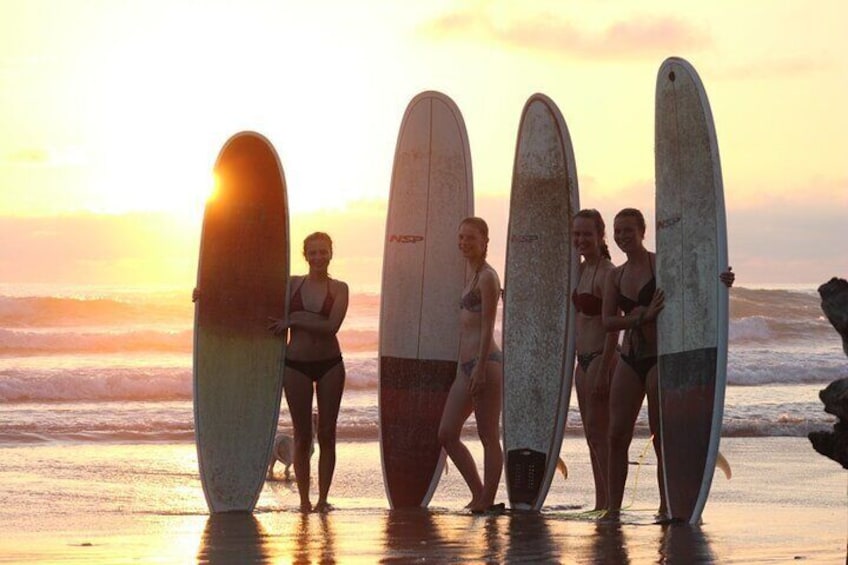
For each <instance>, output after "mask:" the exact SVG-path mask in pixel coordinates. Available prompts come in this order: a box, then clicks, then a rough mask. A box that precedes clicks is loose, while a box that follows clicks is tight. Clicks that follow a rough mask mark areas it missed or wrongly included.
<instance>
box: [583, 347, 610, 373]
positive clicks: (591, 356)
mask: <svg viewBox="0 0 848 565" xmlns="http://www.w3.org/2000/svg"><path fill="white" fill-rule="evenodd" d="M603 353H604V352H603V351H593V352H591V353H578V354H577V364H578V365H580V368H581V369H583V373H586V371H588V370H589V365H591V364H592V361H594V360H595V357H600V356H601V355H602V354H603Z"/></svg>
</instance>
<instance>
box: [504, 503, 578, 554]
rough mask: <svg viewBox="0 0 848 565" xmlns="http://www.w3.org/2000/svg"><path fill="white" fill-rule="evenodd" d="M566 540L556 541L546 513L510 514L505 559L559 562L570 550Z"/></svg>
mask: <svg viewBox="0 0 848 565" xmlns="http://www.w3.org/2000/svg"><path fill="white" fill-rule="evenodd" d="M564 541H565V540H564V539H563V540H562V541H561V542H555V541H554V539H553V536H552V535H551V529H550V526H549V524H548V518H546V517H545V516H544V515H542V514H539V513H536V512H527V513H523V512H521V513H515V514H510V516H509V525H508V527H507V536H506V553H505V555H504V559H505V560H506V561H509V562H513V563H526V562H529V561H542V562H546V563H559V562H561V561H562V557H561V556H562V555H563V554H564V553H567V552H568V548H567V547H566V546H565V543H564Z"/></svg>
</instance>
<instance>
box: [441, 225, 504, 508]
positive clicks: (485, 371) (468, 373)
mask: <svg viewBox="0 0 848 565" xmlns="http://www.w3.org/2000/svg"><path fill="white" fill-rule="evenodd" d="M458 238H459V250H460V252H462V255H463V256H464V257H465V259H466V261H467V262H468V267H469V268H468V272H470V273H472V275H471V280H470V281H469V282H468V283H467V284H466V287H465V290H464V291H463V295H462V299H461V300H460V303H459V312H460V313H459V320H460V342H459V365H460V370H459V371H458V374H457V377H456V379H455V380H454V382H453V385H452V386H451V389H450V392H449V393H448V399H447V401H446V403H445V409H444V411H443V412H442V421H441V423H440V424H439V442H440V443H441V444H442V447H443V448H444V450H445V452H447V454H448V456H449V457H450V458H451V460H452V461H453V464H454V465H455V466H456V468H457V469H458V470H459V473H460V474H461V475H462V478H463V479H465V482H466V483H467V484H468V488H469V489H470V490H471V502H469V503H468V508H469V509H470V510H471V512H472V513H474V514H481V513H483V512H487V511H498V510H501V509H503V505H502V504H501V505H494V500H495V495H496V494H497V492H498V484H499V483H500V479H501V471H502V469H503V450H502V448H501V441H500V416H501V391H502V389H503V355H502V353H501V350H500V348H499V347H498V345H497V344H496V343H495V339H494V331H495V315H496V312H497V308H498V299H499V298H500V294H501V285H500V280H499V279H498V274H497V273H496V272H495V270H494V269H493V268H492V266H491V265H489V264H488V263H487V262H486V251H487V249H488V245H489V227H488V226H487V225H486V222H485V221H484V220H482V219H481V218H476V217H471V218H466V219H464V220H463V221H462V222H461V223H460V225H459V236H458ZM472 411H473V412H474V417H475V419H476V420H477V434H478V435H479V436H480V441H481V443H482V444H483V480H482V481H481V480H480V475H479V474H478V473H477V465H476V463H475V462H474V459H473V458H472V456H471V452H469V451H468V448H467V447H465V445H464V444H463V443H462V440H461V439H460V436H461V433H462V426H463V425H464V424H465V421H466V420H467V419H468V417H469V416H470V415H471V412H472Z"/></svg>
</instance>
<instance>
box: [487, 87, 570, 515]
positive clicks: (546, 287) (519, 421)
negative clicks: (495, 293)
mask: <svg viewBox="0 0 848 565" xmlns="http://www.w3.org/2000/svg"><path fill="white" fill-rule="evenodd" d="M579 208H580V205H579V197H578V187H577V169H576V166H575V162H574V151H573V149H572V146H571V139H570V137H569V134H568V128H567V127H566V124H565V121H564V120H563V118H562V115H561V114H560V111H559V109H558V108H557V107H556V105H555V104H554V102H553V101H552V100H550V99H549V98H548V97H546V96H544V95H542V94H534V95H533V96H531V97H530V99H529V100H528V101H527V103H526V104H525V106H524V111H523V112H522V115H521V123H520V125H519V128H518V141H517V144H516V148H515V164H514V168H513V177H512V194H511V197H510V204H509V232H508V239H507V252H506V272H505V275H504V288H505V291H504V321H503V341H504V392H503V395H504V408H503V429H504V451H505V452H506V458H505V464H506V485H507V491H508V493H509V499H510V504H511V505H512V507H513V508H516V509H532V510H538V509H539V508H541V506H542V504H543V503H544V501H545V496H546V495H547V492H548V489H549V487H550V484H551V479H552V478H553V475H554V471H555V470H556V464H557V459H558V458H559V451H560V446H561V444H562V437H563V432H564V430H565V421H566V417H567V415H568V403H569V399H570V396H571V381H572V375H573V369H574V352H575V345H574V311H573V307H572V304H571V301H570V296H571V290H572V288H573V287H574V285H576V284H577V272H578V261H579V258H578V256H577V254H576V253H575V251H574V249H573V246H572V245H571V226H572V218H573V217H574V214H576V213H577V212H578V210H579Z"/></svg>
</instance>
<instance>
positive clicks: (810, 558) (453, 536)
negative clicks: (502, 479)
mask: <svg viewBox="0 0 848 565" xmlns="http://www.w3.org/2000/svg"><path fill="white" fill-rule="evenodd" d="M470 439H471V438H470ZM646 442H647V438H644V437H641V438H636V439H634V443H633V446H632V448H631V459H634V460H637V459H639V457H640V454H641V452H642V451H643V447H644V446H645V445H646ZM470 443H471V447H472V450H473V451H475V455H476V456H478V458H479V455H480V453H479V449H478V448H477V445H476V444H475V443H473V439H472V441H470ZM721 449H722V452H723V453H724V455H725V456H726V457H727V459H728V460H729V461H730V463H731V466H732V469H733V477H732V479H730V480H727V479H726V478H725V477H724V475H723V474H721V472H719V473H718V474H717V475H716V477H715V480H714V482H713V488H712V493H711V496H710V500H709V502H708V504H707V507H706V510H705V512H704V523H703V525H702V526H701V527H687V526H657V525H654V524H652V523H651V520H652V516H653V512H654V511H655V509H656V505H657V501H658V497H657V490H656V480H655V477H654V474H655V472H656V466H655V464H654V460H653V456H652V454H651V452H650V450H646V455H645V457H644V458H642V459H641V466H640V465H636V464H634V465H632V466H631V472H630V477H629V479H628V487H627V494H626V496H625V504H626V505H627V509H626V512H625V514H624V520H623V523H622V524H621V525H604V524H599V523H598V522H597V521H596V520H595V519H594V516H593V515H592V513H591V512H588V510H590V506H588V505H589V504H591V502H590V501H591V500H592V491H591V488H592V487H591V485H592V482H591V473H590V470H589V466H588V457H587V451H586V448H585V444H584V442H583V440H582V438H574V437H570V438H567V439H566V441H565V444H564V447H563V456H564V459H565V460H566V461H567V463H568V468H569V476H568V478H567V480H564V479H563V478H562V477H561V476H557V477H556V479H555V481H554V484H553V486H552V488H551V492H550V494H549V496H548V499H547V503H546V506H545V508H544V510H543V512H542V513H541V514H536V515H532V514H530V515H526V514H504V515H499V516H482V517H481V516H472V515H470V514H468V513H467V512H465V511H463V510H462V506H463V505H464V504H465V502H467V500H466V499H467V498H468V494H467V491H466V489H465V486H464V483H463V482H462V479H461V477H460V476H459V474H458V473H456V472H455V471H453V469H451V468H450V467H449V468H448V471H447V474H446V475H445V476H444V477H443V478H442V482H441V484H440V486H439V488H438V490H437V491H436V494H435V496H434V499H433V501H432V504H431V505H430V508H429V509H427V510H396V511H392V510H389V509H388V507H387V504H386V502H385V497H384V493H383V485H382V478H381V474H380V459H379V458H380V455H379V446H378V444H377V443H376V442H373V441H356V442H346V443H342V444H340V445H339V453H338V467H337V474H336V480H335V482H334V485H333V490H332V492H331V501H332V502H333V504H334V505H335V507H336V510H335V511H333V512H331V513H329V514H327V515H319V514H309V515H301V514H300V513H298V512H297V511H296V504H297V495H296V493H295V490H294V486H293V485H292V484H290V483H285V482H282V481H275V482H269V483H267V484H266V487H265V489H264V490H263V492H262V495H261V497H260V500H259V504H258V506H257V510H256V512H255V513H254V514H253V515H247V514H243V515H219V516H209V514H208V512H207V510H206V505H205V501H204V499H203V493H202V490H201V486H200V483H199V480H198V477H197V466H196V455H195V451H194V445H193V444H191V443H179V444H143V443H142V444H117V443H116V444H102V443H101V444H91V445H73V444H64V445H62V444H41V445H35V446H33V445H31V444H30V445H21V446H11V447H8V446H7V447H3V448H0V458H2V460H3V461H4V466H3V468H2V470H0V485H2V486H0V496H2V500H3V501H4V504H3V505H2V508H0V530H2V532H3V535H2V537H1V538H0V562H3V563H20V562H28V563H55V562H61V563H83V562H85V563H186V562H212V563H232V562H248V563H249V562H264V563H318V562H322V563H325V562H340V563H350V562H363V563H365V562H369V563H373V562H377V561H387V562H410V561H424V562H434V563H444V562H491V563H501V562H515V563H518V562H527V561H541V562H560V563H604V562H605V563H654V562H660V563H694V562H720V563H783V562H789V561H804V562H809V563H842V562H844V561H845V558H846V541H848V473H846V472H845V471H844V470H843V469H841V468H840V467H839V466H838V465H837V464H836V463H833V462H832V461H829V460H826V459H824V458H823V457H821V456H819V455H817V454H815V453H814V452H813V451H812V449H811V447H810V446H809V442H808V441H807V440H806V439H804V438H725V439H723V441H722V447H721ZM635 462H636V461H634V463H635ZM314 464H315V461H313V468H314ZM313 483H314V481H313ZM499 499H501V500H505V499H506V493H505V492H504V491H503V489H502V492H501V493H500V496H499Z"/></svg>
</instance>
